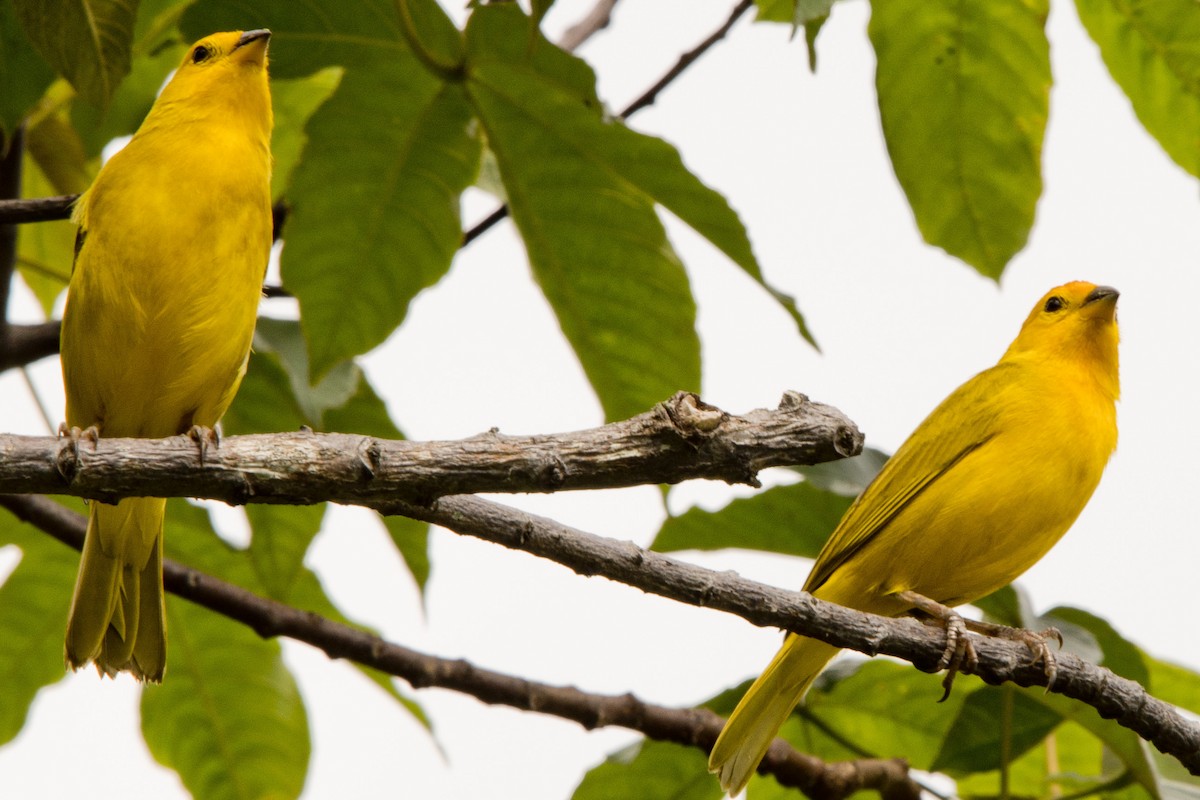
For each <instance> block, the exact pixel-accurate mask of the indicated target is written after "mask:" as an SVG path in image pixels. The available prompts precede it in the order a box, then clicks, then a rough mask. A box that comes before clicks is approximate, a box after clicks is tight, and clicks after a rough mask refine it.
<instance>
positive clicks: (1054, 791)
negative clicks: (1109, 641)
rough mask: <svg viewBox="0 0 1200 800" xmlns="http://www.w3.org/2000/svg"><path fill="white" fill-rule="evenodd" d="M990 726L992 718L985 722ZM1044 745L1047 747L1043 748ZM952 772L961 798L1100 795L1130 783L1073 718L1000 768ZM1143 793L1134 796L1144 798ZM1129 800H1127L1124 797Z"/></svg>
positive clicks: (1102, 748)
mask: <svg viewBox="0 0 1200 800" xmlns="http://www.w3.org/2000/svg"><path fill="white" fill-rule="evenodd" d="M991 727H995V722H994V721H993V722H992V723H991ZM1048 743H1050V746H1047V745H1048ZM1004 773H1006V774H1005V775H1004V777H1002V774H1001V770H999V769H997V770H991V771H987V772H974V773H962V774H958V775H956V776H955V779H956V783H957V788H958V793H957V794H958V796H959V797H966V798H984V797H1000V796H1004V795H1005V792H1004V789H1005V788H1006V789H1007V796H1008V797H1014V798H1016V797H1055V796H1064V795H1065V796H1072V795H1073V793H1075V792H1078V793H1080V794H1084V793H1087V792H1097V791H1100V790H1104V795H1103V796H1104V797H1106V798H1110V800H1111V798H1112V794H1111V792H1112V791H1113V790H1116V789H1119V788H1121V787H1123V786H1127V785H1130V784H1131V780H1130V778H1129V773H1128V772H1125V771H1124V770H1123V769H1121V767H1120V764H1119V763H1116V762H1114V761H1113V760H1112V759H1111V758H1108V757H1106V754H1105V750H1104V747H1103V745H1102V744H1101V742H1100V741H1099V740H1097V739H1096V738H1095V737H1094V736H1092V734H1091V733H1090V732H1088V731H1087V730H1085V729H1084V728H1082V727H1080V726H1079V725H1076V724H1075V723H1073V722H1063V723H1061V724H1060V725H1058V727H1057V728H1055V729H1054V731H1053V732H1052V733H1050V734H1049V736H1047V737H1046V738H1045V739H1044V740H1043V741H1042V742H1041V743H1040V744H1038V745H1037V746H1036V747H1032V748H1030V749H1029V750H1027V751H1026V752H1025V753H1023V754H1021V755H1020V756H1016V757H1014V758H1013V759H1012V760H1011V761H1010V762H1009V764H1008V766H1007V769H1006V770H1004ZM1145 797H1146V795H1145V794H1144V793H1143V794H1142V795H1141V798H1140V800H1144V798H1145ZM1130 800H1133V798H1130Z"/></svg>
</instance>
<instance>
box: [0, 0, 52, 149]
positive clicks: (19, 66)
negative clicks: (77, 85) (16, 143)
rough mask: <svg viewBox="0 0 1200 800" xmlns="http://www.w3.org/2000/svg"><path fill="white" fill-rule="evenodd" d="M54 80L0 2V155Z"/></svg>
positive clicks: (10, 8) (6, 5)
mask: <svg viewBox="0 0 1200 800" xmlns="http://www.w3.org/2000/svg"><path fill="white" fill-rule="evenodd" d="M53 81H54V70H52V69H51V68H50V66H49V65H47V64H46V62H45V60H44V59H42V57H41V56H39V55H38V54H37V52H36V51H35V50H34V49H33V46H32V45H30V43H29V39H28V38H27V37H26V36H25V33H24V31H22V30H21V26H20V25H19V24H18V22H17V15H16V12H15V11H14V9H13V6H12V5H11V4H9V3H0V152H3V151H4V150H6V149H7V147H8V144H7V142H8V137H9V135H11V134H12V132H13V131H15V130H16V129H17V125H19V124H20V122H21V120H22V119H24V118H25V115H26V114H28V113H29V110H30V109H31V108H32V107H33V104H34V103H36V102H37V100H38V98H39V97H41V96H42V92H44V91H46V87H47V86H49V85H50V84H51V83H52V82H53Z"/></svg>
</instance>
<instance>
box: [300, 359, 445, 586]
mask: <svg viewBox="0 0 1200 800" xmlns="http://www.w3.org/2000/svg"><path fill="white" fill-rule="evenodd" d="M324 427H325V430H330V431H338V432H340V433H361V434H364V435H366V436H377V437H380V438H383V439H403V438H404V434H403V433H402V432H401V431H400V429H399V428H397V427H396V424H395V423H394V422H392V418H391V417H390V416H389V415H388V410H387V405H386V404H385V403H384V402H383V398H381V397H380V396H379V395H378V394H376V393H375V389H374V388H373V387H372V386H371V384H370V382H369V381H368V380H367V378H366V376H365V375H364V376H363V378H362V380H360V381H359V384H358V391H356V392H355V393H354V396H353V397H351V398H350V399H349V400H347V401H346V403H345V404H344V405H342V406H340V407H338V408H331V409H329V410H328V411H326V412H325V419H324ZM381 519H382V521H383V525H384V527H385V528H386V529H387V532H388V535H389V536H390V537H391V539H392V543H393V544H394V545H395V546H396V550H397V551H398V552H399V553H400V557H401V558H402V559H404V563H405V565H406V566H407V567H408V570H409V572H411V573H412V576H413V580H415V581H416V582H417V586H418V588H420V590H421V592H422V593H424V591H425V584H426V582H427V581H428V580H429V570H430V564H429V525H428V524H427V523H424V522H420V521H418V520H415V519H409V518H408V517H382V518H381Z"/></svg>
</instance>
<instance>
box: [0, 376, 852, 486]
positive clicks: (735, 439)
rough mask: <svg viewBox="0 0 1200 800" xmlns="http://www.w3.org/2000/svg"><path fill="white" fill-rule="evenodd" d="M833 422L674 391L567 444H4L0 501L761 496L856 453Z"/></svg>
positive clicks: (285, 437)
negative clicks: (706, 489)
mask: <svg viewBox="0 0 1200 800" xmlns="http://www.w3.org/2000/svg"><path fill="white" fill-rule="evenodd" d="M862 439H863V437H862V434H861V433H860V432H859V431H858V428H857V427H855V425H854V423H853V422H851V421H850V420H849V419H847V418H846V417H845V415H843V414H842V413H841V412H840V411H838V410H837V409H835V408H832V407H830V406H827V405H823V404H821V403H815V402H812V401H810V400H809V399H808V398H807V397H805V396H804V395H801V394H798V393H796V392H788V393H786V394H785V395H784V396H783V399H782V401H781V402H780V405H779V407H778V408H776V409H773V410H764V409H759V410H756V411H751V412H749V413H748V414H745V415H742V416H734V415H732V414H727V413H726V412H724V411H722V410H720V409H718V408H715V407H714V406H710V405H708V404H706V403H704V402H703V401H701V400H700V398H699V397H697V396H696V395H694V394H690V393H686V392H681V393H679V394H677V395H675V396H674V397H672V398H671V399H670V400H667V401H665V402H663V403H660V404H658V405H657V406H655V407H654V408H653V409H651V410H650V411H648V412H646V413H644V414H640V415H638V416H636V417H633V418H631V419H628V420H625V421H623V422H615V423H612V424H609V425H604V426H602V427H599V428H591V429H589V430H584V431H577V432H574V433H565V434H550V435H537V436H505V435H503V434H500V433H498V432H496V431H491V432H488V433H484V434H481V435H479V436H475V437H472V438H470V439H463V440H459V441H446V442H413V441H391V440H384V439H376V438H373V437H369V436H356V435H350V434H339V433H313V432H311V431H300V432H296V433H285V434H256V435H249V436H230V437H228V438H226V439H224V440H222V441H221V443H220V445H219V446H208V447H207V448H204V449H203V450H202V449H201V448H199V447H198V446H197V444H196V443H195V442H194V441H192V440H191V439H189V438H188V437H186V436H175V437H170V438H167V439H105V438H100V439H98V440H90V439H88V438H87V437H81V438H80V439H79V440H78V442H77V444H73V443H72V442H71V440H70V439H65V438H64V439H55V438H54V437H50V436H17V435H12V434H0V493H33V494H70V495H76V496H79V497H87V498H91V499H96V500H106V501H113V500H114V499H115V498H118V497H134V496H154V497H204V498H210V499H213V500H223V501H225V502H228V503H234V504H242V503H247V502H258V503H286V504H292V505H295V504H308V503H317V502H322V501H326V500H329V501H333V502H337V503H347V504H357V505H369V506H378V505H383V504H387V503H392V502H395V501H409V502H412V503H416V504H428V503H430V502H432V501H433V500H434V499H436V498H438V497H441V496H443V495H451V494H474V493H478V492H502V493H510V492H555V491H564V490H572V489H598V488H613V487H622V486H634V485H641V484H656V483H678V482H679V481H683V480H688V479H692V478H710V479H714V480H723V481H727V482H729V483H745V484H750V485H757V483H758V481H757V477H756V476H757V474H758V472H759V470H761V469H764V468H766V467H772V466H782V465H794V464H814V463H817V462H820V461H830V460H833V459H837V458H843V457H845V456H851V455H855V454H856V453H858V452H859V451H860V450H861V448H862Z"/></svg>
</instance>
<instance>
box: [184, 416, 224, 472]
mask: <svg viewBox="0 0 1200 800" xmlns="http://www.w3.org/2000/svg"><path fill="white" fill-rule="evenodd" d="M187 437H188V438H189V439H191V440H192V441H193V442H195V443H196V447H197V448H199V450H200V466H202V467H203V466H204V459H205V457H206V456H207V455H208V448H209V447H212V448H213V449H214V450H215V449H217V448H218V447H220V446H221V434H219V433H217V430H216V428H209V427H207V426H205V425H193V426H192V427H190V428H188V432H187Z"/></svg>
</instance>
